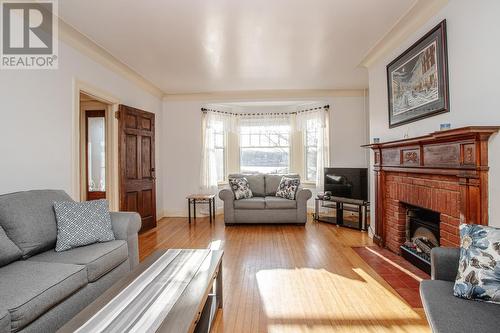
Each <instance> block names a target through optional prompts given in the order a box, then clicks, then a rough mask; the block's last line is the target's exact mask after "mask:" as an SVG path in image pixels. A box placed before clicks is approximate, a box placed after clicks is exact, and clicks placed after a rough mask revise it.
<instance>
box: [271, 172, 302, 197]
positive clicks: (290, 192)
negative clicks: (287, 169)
mask: <svg viewBox="0 0 500 333" xmlns="http://www.w3.org/2000/svg"><path fill="white" fill-rule="evenodd" d="M299 186H300V179H299V178H291V177H286V176H283V177H281V182H280V184H279V186H278V190H277V191H276V196H277V197H281V198H285V199H288V200H295V194H296V193H297V189H298V188H299Z"/></svg>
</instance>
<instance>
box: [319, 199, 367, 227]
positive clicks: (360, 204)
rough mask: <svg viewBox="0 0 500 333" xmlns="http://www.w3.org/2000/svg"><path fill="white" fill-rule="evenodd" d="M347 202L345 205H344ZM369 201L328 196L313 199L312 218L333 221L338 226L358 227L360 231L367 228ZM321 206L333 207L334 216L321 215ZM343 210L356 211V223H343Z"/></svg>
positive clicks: (327, 221)
mask: <svg viewBox="0 0 500 333" xmlns="http://www.w3.org/2000/svg"><path fill="white" fill-rule="evenodd" d="M345 204H347V206H344V205H345ZM369 207H370V203H369V202H368V201H364V200H357V199H351V198H342V197H330V199H328V200H326V199H320V198H316V199H315V205H314V220H316V221H320V222H326V223H333V224H336V225H338V226H343V227H347V228H352V229H358V230H362V231H366V230H368V224H367V220H368V211H369ZM321 208H327V209H335V210H336V214H335V215H336V216H335V217H331V216H324V215H321ZM344 210H347V211H351V212H356V211H357V212H358V223H357V225H355V224H354V225H351V224H346V223H344Z"/></svg>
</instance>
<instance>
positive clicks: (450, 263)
mask: <svg viewBox="0 0 500 333" xmlns="http://www.w3.org/2000/svg"><path fill="white" fill-rule="evenodd" d="M459 258H460V250H459V249H458V248H434V249H432V252H431V265H432V267H431V279H432V280H426V281H422V283H421V284H420V296H421V298H422V303H423V305H424V310H425V314H426V316H427V320H428V321H429V324H430V326H431V328H432V331H433V332H435V333H438V332H439V333H461V332H463V333H469V332H481V333H489V332H500V305H498V304H492V303H486V302H479V301H469V300H465V299H461V298H458V297H455V296H453V285H454V283H455V278H456V276H457V272H458V261H459Z"/></svg>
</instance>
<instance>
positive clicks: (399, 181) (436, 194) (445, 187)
mask: <svg viewBox="0 0 500 333" xmlns="http://www.w3.org/2000/svg"><path fill="white" fill-rule="evenodd" d="M385 181H386V183H385V184H386V186H385V187H386V193H385V207H384V208H385V209H384V211H385V221H386V225H385V235H386V246H387V247H388V248H389V249H390V250H391V251H393V252H396V253H399V246H400V245H402V244H403V243H404V242H405V240H406V239H405V225H406V205H405V204H410V205H413V206H418V207H422V208H426V209H430V210H433V211H435V212H439V213H441V223H440V236H441V238H440V243H441V245H442V246H458V245H459V241H460V238H459V232H458V226H459V223H460V210H459V207H460V193H459V190H460V188H459V183H458V178H457V177H454V176H440V175H425V174H413V173H404V172H388V173H387V174H386V175H385Z"/></svg>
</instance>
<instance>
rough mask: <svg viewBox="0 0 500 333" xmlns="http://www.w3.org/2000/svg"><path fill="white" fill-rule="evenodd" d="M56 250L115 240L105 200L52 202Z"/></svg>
mask: <svg viewBox="0 0 500 333" xmlns="http://www.w3.org/2000/svg"><path fill="white" fill-rule="evenodd" d="M54 210H55V212H56V218H57V243H56V251H57V252H60V251H66V250H69V249H72V248H76V247H79V246H85V245H90V244H94V243H97V242H109V241H112V240H115V235H114V234H113V230H112V228H111V216H110V215H109V206H108V201H107V200H104V199H103V200H93V201H86V202H73V201H60V202H54Z"/></svg>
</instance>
